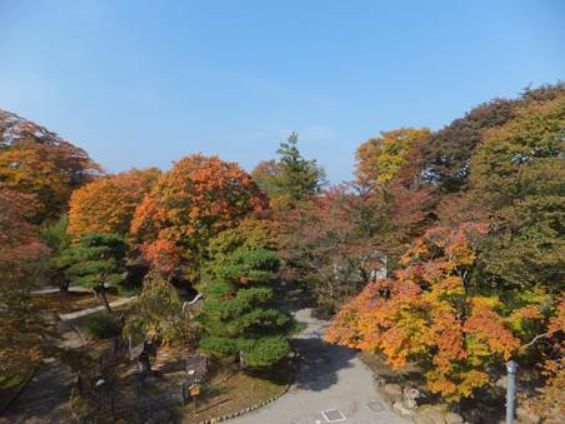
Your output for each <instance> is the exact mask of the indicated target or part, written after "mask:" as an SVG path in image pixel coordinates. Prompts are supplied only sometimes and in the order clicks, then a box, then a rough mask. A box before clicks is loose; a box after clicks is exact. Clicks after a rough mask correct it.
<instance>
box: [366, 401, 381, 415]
mask: <svg viewBox="0 0 565 424" xmlns="http://www.w3.org/2000/svg"><path fill="white" fill-rule="evenodd" d="M367 406H368V407H369V409H370V410H371V411H373V412H381V411H384V410H385V408H384V406H383V404H382V403H380V402H379V401H377V400H372V401H370V402H367Z"/></svg>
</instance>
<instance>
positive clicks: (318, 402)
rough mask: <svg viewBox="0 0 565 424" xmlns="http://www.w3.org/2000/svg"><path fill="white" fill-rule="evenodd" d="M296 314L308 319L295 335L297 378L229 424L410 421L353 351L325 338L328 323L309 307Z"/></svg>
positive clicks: (395, 423) (388, 423)
mask: <svg viewBox="0 0 565 424" xmlns="http://www.w3.org/2000/svg"><path fill="white" fill-rule="evenodd" d="M295 316H296V319H298V320H299V321H302V322H305V323H306V324H307V328H306V330H305V331H304V332H303V333H301V334H300V336H298V338H296V339H295V340H294V346H295V349H296V350H297V352H298V353H299V354H300V355H301V357H302V359H301V361H300V362H301V365H300V368H299V370H298V372H297V378H296V383H295V384H294V385H293V386H292V388H291V389H290V390H289V392H288V393H287V394H286V395H284V396H283V397H282V398H280V399H279V400H277V401H276V402H274V403H272V404H270V405H268V406H267V407H265V408H262V409H260V410H258V411H257V412H255V413H251V414H249V415H245V416H243V417H240V418H236V419H233V420H230V421H229V423H230V424H327V423H334V422H335V423H344V424H405V423H408V422H409V421H407V420H404V419H402V418H400V417H399V416H397V415H395V414H394V413H392V412H391V411H389V410H388V409H387V408H386V407H385V406H384V403H383V401H382V397H381V396H380V394H379V393H378V392H377V391H376V389H375V386H374V383H373V376H372V375H371V372H370V371H369V370H368V369H367V368H366V367H365V366H364V365H363V363H362V362H361V361H360V360H359V359H358V358H357V357H356V355H355V352H354V351H352V350H350V349H346V348H343V347H340V346H334V345H328V344H325V343H324V342H323V340H322V337H323V331H324V328H325V326H326V325H327V322H325V321H320V320H318V319H316V318H313V317H312V315H311V310H309V309H302V310H299V311H298V312H297V313H296V314H295ZM332 410H334V412H331V411H332ZM324 411H326V414H325V415H324V413H323V412H324Z"/></svg>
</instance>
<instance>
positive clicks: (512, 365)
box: [506, 361, 518, 424]
mask: <svg viewBox="0 0 565 424" xmlns="http://www.w3.org/2000/svg"><path fill="white" fill-rule="evenodd" d="M517 370H518V364H517V363H516V362H514V361H508V362H507V363H506V371H508V381H507V385H506V386H507V387H506V424H513V423H514V398H515V395H516V371H517Z"/></svg>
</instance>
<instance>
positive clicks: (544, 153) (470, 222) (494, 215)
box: [0, 84, 565, 417]
mask: <svg viewBox="0 0 565 424" xmlns="http://www.w3.org/2000/svg"><path fill="white" fill-rule="evenodd" d="M203 147H204V146H203ZM564 152H565V86H564V85H563V84H556V85H548V86H543V87H540V88H536V89H527V90H525V91H524V92H523V93H522V94H521V95H520V96H519V97H518V98H515V99H494V100H491V101H488V102H486V103H483V104H481V105H479V106H477V107H475V108H473V109H472V110H470V111H469V112H468V113H466V114H465V115H464V116H462V117H460V118H458V119H456V120H454V121H453V122H451V123H450V124H449V125H447V126H445V127H443V128H441V129H439V130H431V129H428V128H412V127H403V128H399V129H394V130H391V131H384V132H382V133H380V134H379V135H378V136H376V137H374V138H370V139H368V140H367V141H366V142H364V143H362V144H361V145H360V146H359V147H358V148H357V153H356V168H355V178H354V179H353V181H350V182H347V183H343V184H339V185H330V184H329V183H328V182H327V180H326V176H325V173H324V170H323V167H322V166H321V165H320V164H319V163H318V162H317V161H316V160H314V159H308V158H305V157H304V156H303V155H302V153H301V152H300V150H299V135H298V134H295V133H293V134H291V135H290V136H289V137H288V139H287V140H286V141H284V142H282V143H281V144H280V147H279V149H278V151H276V152H273V153H274V158H273V159H268V160H265V161H264V162H261V163H260V164H258V165H257V166H256V167H255V169H253V170H252V171H251V172H247V171H246V170H244V169H242V167H241V166H240V165H239V164H237V163H233V162H226V161H224V160H222V159H220V158H219V157H217V156H207V155H203V154H200V153H194V154H189V155H188V156H186V157H183V158H179V159H178V160H177V161H176V162H174V163H173V165H172V167H171V168H170V169H168V170H160V169H157V168H150V169H132V170H130V171H127V172H121V173H116V174H113V173H107V172H104V170H103V168H102V166H101V165H99V164H97V163H96V162H95V161H94V160H93V159H92V158H90V157H89V155H88V153H87V152H85V151H84V150H82V149H80V148H78V147H76V146H75V145H73V144H71V143H69V142H67V141H65V140H63V139H61V138H60V137H58V136H57V135H56V134H55V133H52V132H50V131H48V130H46V129H45V128H42V127H40V126H38V125H36V124H33V123H32V122H30V121H26V120H24V119H22V118H19V117H18V116H16V115H14V114H12V113H9V112H1V111H0V384H1V382H2V381H7V380H9V379H10V377H11V376H13V375H14V374H17V373H18V370H20V369H21V367H22V364H29V363H33V362H35V361H40V360H41V358H42V357H43V356H44V354H45V353H44V352H45V350H46V349H48V348H49V346H48V344H49V342H48V338H47V337H46V334H47V333H48V331H49V330H48V329H47V325H46V323H45V322H43V321H42V319H41V315H40V314H37V313H36V312H35V309H34V306H33V303H32V300H31V298H32V295H31V292H32V291H33V290H35V289H37V288H39V287H41V286H42V285H46V284H50V285H56V286H58V287H59V288H60V289H61V290H63V291H64V290H67V289H68V288H69V286H85V287H89V288H92V289H93V292H94V293H95V294H96V296H97V297H98V298H99V302H100V304H101V305H104V307H105V308H106V309H107V311H108V314H110V315H111V314H112V308H111V306H110V302H109V301H108V298H107V297H108V295H109V293H110V292H111V290H117V291H118V292H120V291H122V292H127V293H135V294H137V295H138V300H137V302H136V305H135V306H134V308H133V310H132V312H131V313H130V314H128V316H127V317H126V318H124V322H123V323H121V325H122V328H121V331H122V334H124V335H125V334H127V335H128V336H129V337H133V338H134V339H135V340H144V339H146V338H147V337H151V338H152V339H153V340H155V341H157V342H158V343H159V344H163V345H168V344H183V345H189V346H190V347H191V349H194V350H198V351H200V352H204V353H206V354H209V355H211V356H212V357H214V358H223V357H231V356H234V357H236V358H237V360H238V361H240V362H241V363H244V364H246V366H248V367H250V368H262V367H270V366H272V365H274V364H277V363H278V362H279V361H280V360H282V359H283V358H285V357H286V356H288V354H289V353H290V346H289V337H290V336H291V335H292V334H293V333H295V332H296V331H297V328H298V326H299V325H298V323H297V322H295V321H294V319H293V318H292V316H291V314H289V313H288V311H286V310H285V308H284V307H283V305H282V304H281V302H280V301H279V300H280V299H278V298H279V297H280V295H281V293H282V294H283V295H284V287H282V286H281V283H284V284H285V285H292V286H293V287H300V288H301V289H302V290H304V293H305V297H304V301H305V302H308V303H309V304H311V305H313V306H314V307H315V308H316V310H317V311H318V314H320V316H324V317H327V318H329V319H331V321H332V322H331V326H330V327H329V329H328V331H327V332H326V334H325V340H326V341H327V342H328V343H334V344H339V345H344V346H348V347H352V348H355V349H358V350H361V351H365V352H370V353H375V354H379V355H382V356H383V358H385V359H386V362H387V364H388V365H389V366H390V367H392V368H393V369H401V368H402V367H404V366H406V365H407V364H416V365H418V366H419V369H420V370H421V373H422V376H423V378H424V379H425V384H426V387H427V390H429V392H430V393H432V394H435V395H437V396H439V397H440V398H442V399H444V400H446V401H448V402H461V401H464V400H465V399H472V398H473V397H475V396H478V395H480V394H481V393H483V392H484V391H485V390H488V388H489V387H490V386H491V385H493V384H494V383H495V382H496V380H497V379H498V378H500V376H501V375H503V373H504V364H505V362H506V361H509V360H511V359H512V360H514V361H516V362H518V364H519V365H520V367H521V369H523V370H526V371H527V372H528V373H529V375H531V376H532V380H533V381H536V382H538V383H539V388H538V390H537V391H535V392H532V393H530V394H529V395H528V399H527V401H528V402H530V403H531V405H532V407H533V408H535V409H536V410H537V411H538V413H539V414H541V415H542V416H554V417H555V416H559V415H560V414H561V416H563V415H562V414H565V399H564V398H563V389H564V386H565V367H564V364H563V357H562V354H563V350H564V349H565V338H564V333H563V329H564V328H565V298H564V297H563V289H564V270H565V263H564V261H565V239H564V227H563V225H564V222H565V219H564V216H563V215H564V212H563V211H564V210H565V197H564V196H565V161H564ZM275 153H276V154H275ZM195 296H200V298H199V299H200V301H199V302H198V307H197V308H187V307H186V302H190V301H191V300H194V299H195Z"/></svg>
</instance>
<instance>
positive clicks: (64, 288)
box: [57, 279, 71, 293]
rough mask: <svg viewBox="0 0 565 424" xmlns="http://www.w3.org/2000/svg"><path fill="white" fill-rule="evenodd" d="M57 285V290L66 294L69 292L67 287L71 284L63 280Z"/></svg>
mask: <svg viewBox="0 0 565 424" xmlns="http://www.w3.org/2000/svg"><path fill="white" fill-rule="evenodd" d="M57 285H58V286H59V290H61V291H62V292H63V293H67V292H68V291H69V286H70V285H71V282H70V281H67V280H66V279H64V280H60V281H59V283H58V284H57Z"/></svg>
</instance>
